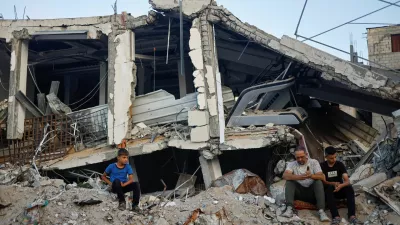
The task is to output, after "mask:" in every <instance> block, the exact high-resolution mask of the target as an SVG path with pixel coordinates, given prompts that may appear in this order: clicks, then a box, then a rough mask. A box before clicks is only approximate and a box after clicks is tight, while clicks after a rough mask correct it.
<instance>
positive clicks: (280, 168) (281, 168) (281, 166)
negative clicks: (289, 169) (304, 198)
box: [274, 159, 286, 175]
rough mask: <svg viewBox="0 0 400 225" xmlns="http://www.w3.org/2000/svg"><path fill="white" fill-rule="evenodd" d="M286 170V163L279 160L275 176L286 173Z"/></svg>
mask: <svg viewBox="0 0 400 225" xmlns="http://www.w3.org/2000/svg"><path fill="white" fill-rule="evenodd" d="M285 168H286V161H285V160H283V159H281V160H279V161H278V163H277V164H276V167H275V169H274V173H275V175H278V174H281V173H283V172H284V171H285Z"/></svg>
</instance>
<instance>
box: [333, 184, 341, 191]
mask: <svg viewBox="0 0 400 225" xmlns="http://www.w3.org/2000/svg"><path fill="white" fill-rule="evenodd" d="M335 187H336V188H335V190H334V191H333V192H338V191H340V189H342V188H343V184H339V185H338V186H335Z"/></svg>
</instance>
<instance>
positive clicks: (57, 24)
mask: <svg viewBox="0 0 400 225" xmlns="http://www.w3.org/2000/svg"><path fill="white" fill-rule="evenodd" d="M112 17H113V16H102V17H87V18H71V19H51V20H0V38H5V39H6V41H7V42H9V41H10V40H11V39H12V38H13V36H12V32H13V31H15V30H22V29H27V31H28V33H29V35H32V34H34V33H37V32H41V31H66V30H80V31H81V30H85V31H87V32H88V33H87V35H88V39H98V38H99V37H98V34H99V31H100V32H101V33H103V34H105V35H108V34H109V33H110V32H111V19H112Z"/></svg>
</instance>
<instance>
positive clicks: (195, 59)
mask: <svg viewBox="0 0 400 225" xmlns="http://www.w3.org/2000/svg"><path fill="white" fill-rule="evenodd" d="M189 56H190V59H191V60H192V63H193V66H194V67H195V68H196V69H197V70H201V69H203V54H202V51H201V49H196V50H193V51H190V52H189Z"/></svg>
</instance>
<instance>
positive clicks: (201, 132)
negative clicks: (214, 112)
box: [190, 125, 210, 142]
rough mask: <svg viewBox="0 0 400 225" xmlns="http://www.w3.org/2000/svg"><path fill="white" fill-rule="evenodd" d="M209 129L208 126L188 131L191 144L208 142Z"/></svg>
mask: <svg viewBox="0 0 400 225" xmlns="http://www.w3.org/2000/svg"><path fill="white" fill-rule="evenodd" d="M209 129H210V127H209V126H208V125H205V126H201V127H194V128H192V129H191V130H190V140H191V141H192V142H205V141H208V140H210V130H209Z"/></svg>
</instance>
